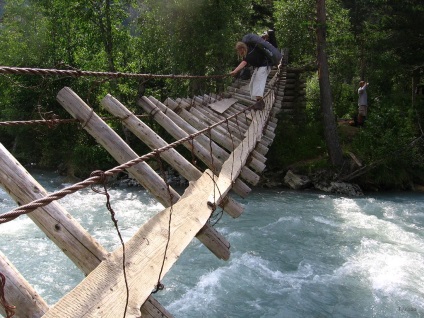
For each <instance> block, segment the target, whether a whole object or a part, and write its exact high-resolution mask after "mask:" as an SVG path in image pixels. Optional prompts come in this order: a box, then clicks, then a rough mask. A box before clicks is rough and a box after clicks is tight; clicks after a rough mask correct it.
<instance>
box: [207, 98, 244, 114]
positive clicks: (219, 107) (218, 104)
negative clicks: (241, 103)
mask: <svg viewBox="0 0 424 318" xmlns="http://www.w3.org/2000/svg"><path fill="white" fill-rule="evenodd" d="M237 101H238V100H237V99H235V98H224V99H221V100H219V101H215V102H213V103H210V104H208V106H209V107H210V108H211V109H213V110H214V111H216V112H218V113H220V114H222V113H223V112H225V111H226V110H227V109H228V108H229V107H231V106H232V105H233V104H235V103H237Z"/></svg>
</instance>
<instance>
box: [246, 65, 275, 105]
mask: <svg viewBox="0 0 424 318" xmlns="http://www.w3.org/2000/svg"><path fill="white" fill-rule="evenodd" d="M269 72H271V67H269V66H262V67H255V70H254V71H253V74H252V78H251V79H250V84H249V89H250V97H251V98H252V99H253V100H256V96H259V97H264V92H265V84H266V79H267V78H268V75H269Z"/></svg>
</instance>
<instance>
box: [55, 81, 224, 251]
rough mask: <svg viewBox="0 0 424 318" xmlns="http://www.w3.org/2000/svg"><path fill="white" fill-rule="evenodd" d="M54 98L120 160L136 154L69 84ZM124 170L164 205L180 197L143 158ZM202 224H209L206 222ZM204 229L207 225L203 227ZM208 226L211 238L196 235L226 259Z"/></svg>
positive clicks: (220, 239)
mask: <svg viewBox="0 0 424 318" xmlns="http://www.w3.org/2000/svg"><path fill="white" fill-rule="evenodd" d="M57 99H58V101H59V102H60V103H61V104H62V106H63V107H64V108H65V109H66V110H67V111H68V112H69V113H70V114H71V115H72V116H73V117H75V118H77V119H79V120H80V121H81V122H83V123H84V129H85V130H86V131H87V132H89V133H90V134H91V135H93V136H94V137H95V138H96V140H97V142H98V143H99V144H101V145H102V146H103V147H104V148H105V149H106V150H107V151H108V152H109V153H110V154H111V155H112V156H113V157H114V158H115V160H116V161H118V162H119V163H120V164H123V163H126V162H129V161H131V160H134V159H136V158H138V157H139V156H138V155H137V154H136V153H135V152H134V151H133V150H132V149H131V148H130V147H129V146H128V145H127V144H126V143H125V142H124V141H123V140H122V138H121V137H119V136H118V135H117V134H116V133H115V131H113V129H112V128H110V127H109V125H107V124H106V123H105V122H104V121H103V120H102V119H101V118H100V117H99V116H98V115H97V114H95V113H94V112H93V111H92V110H91V109H90V107H88V105H87V104H86V103H84V101H83V100H82V99H81V98H79V96H78V95H77V94H75V93H74V92H73V91H72V90H71V89H70V88H67V87H65V88H63V89H62V90H61V91H60V92H59V94H58V97H57ZM127 170H128V171H129V172H130V173H131V174H132V176H133V177H134V178H135V179H136V180H137V181H138V182H139V183H140V184H141V185H143V187H145V188H146V189H147V190H149V192H150V193H151V194H152V195H153V196H154V197H155V198H156V199H157V200H158V201H159V202H161V203H162V204H163V205H164V206H165V207H169V206H171V205H172V204H173V203H176V202H177V201H178V199H179V198H180V196H179V194H178V193H177V192H176V191H175V190H174V189H173V188H172V187H169V191H168V187H167V185H166V183H165V182H164V180H163V179H162V178H161V177H159V175H157V174H156V172H155V171H154V170H153V169H152V168H151V167H150V166H149V165H148V164H146V163H145V162H141V163H138V164H136V165H135V166H133V167H131V168H128V169H127ZM205 226H206V227H209V225H205ZM206 230H207V229H205V231H206ZM210 230H211V236H214V239H213V240H202V239H204V238H205V237H199V239H200V240H201V242H202V243H203V244H204V245H205V246H206V247H207V248H208V249H209V250H210V251H211V252H213V253H214V254H215V255H216V256H217V257H218V258H221V259H228V258H229V255H230V251H229V245H230V244H229V243H228V242H227V240H226V239H225V238H224V237H223V236H220V235H218V233H216V232H214V231H213V229H210Z"/></svg>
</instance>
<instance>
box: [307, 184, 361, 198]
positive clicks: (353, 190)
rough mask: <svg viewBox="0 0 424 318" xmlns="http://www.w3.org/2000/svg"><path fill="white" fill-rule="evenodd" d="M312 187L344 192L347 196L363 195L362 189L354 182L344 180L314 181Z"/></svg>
mask: <svg viewBox="0 0 424 318" xmlns="http://www.w3.org/2000/svg"><path fill="white" fill-rule="evenodd" d="M314 187H315V188H316V189H318V190H321V191H324V192H330V193H337V194H344V195H347V196H352V197H357V196H363V195H364V193H363V192H362V189H361V188H360V187H359V186H358V185H357V184H354V183H346V182H335V181H332V182H316V183H314Z"/></svg>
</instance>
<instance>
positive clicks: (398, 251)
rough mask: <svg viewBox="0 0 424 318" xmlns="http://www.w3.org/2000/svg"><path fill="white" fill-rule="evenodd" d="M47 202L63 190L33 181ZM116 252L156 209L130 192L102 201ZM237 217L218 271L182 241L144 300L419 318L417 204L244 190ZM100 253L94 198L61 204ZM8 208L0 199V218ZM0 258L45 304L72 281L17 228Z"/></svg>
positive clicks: (34, 233) (207, 313)
mask: <svg viewBox="0 0 424 318" xmlns="http://www.w3.org/2000/svg"><path fill="white" fill-rule="evenodd" d="M34 176H35V178H36V179H37V180H38V181H39V182H40V183H41V184H42V185H43V186H45V187H46V188H47V189H48V191H54V190H57V189H60V188H63V187H64V186H66V185H68V184H65V183H63V181H62V179H61V178H60V177H58V176H56V175H54V174H50V173H47V174H45V173H37V174H34ZM110 195H111V200H112V201H111V204H112V207H113V209H114V210H115V212H116V216H117V218H118V219H119V226H120V230H121V232H122V234H123V236H124V240H128V239H129V238H130V237H131V236H132V234H133V233H135V231H136V230H137V228H138V227H139V226H140V225H141V224H143V223H144V222H145V221H146V220H147V219H149V218H150V217H151V216H152V215H154V214H155V213H157V212H158V211H160V210H162V206H161V205H160V204H158V203H156V202H155V201H154V200H152V199H151V197H150V196H149V194H148V193H146V192H145V191H144V190H141V189H140V188H126V189H125V188H121V189H112V190H111V191H110ZM238 201H239V202H240V203H243V204H244V205H245V212H244V213H243V214H242V216H241V217H240V218H238V219H232V218H230V217H228V216H226V215H223V217H222V218H221V219H220V221H219V222H218V224H217V225H216V226H215V227H216V228H217V230H218V231H219V232H220V233H222V234H223V235H224V236H225V237H226V238H227V239H228V240H229V242H230V243H231V253H232V254H231V258H230V260H228V261H222V260H218V259H217V258H216V257H215V256H214V255H213V254H212V253H210V252H209V251H208V250H207V249H206V248H205V247H204V246H203V245H202V244H201V243H200V242H199V241H197V240H193V241H192V243H191V244H190V245H189V247H188V249H186V250H185V251H184V253H183V255H181V257H180V259H179V260H178V262H177V263H176V265H175V266H174V267H173V268H172V270H171V271H170V272H169V273H168V274H167V275H166V277H165V278H164V279H163V281H162V283H163V284H164V285H165V289H164V290H163V291H160V292H158V293H157V294H155V295H154V297H155V298H157V299H158V300H159V301H160V302H161V303H162V305H164V306H165V308H167V309H168V310H169V311H170V312H171V313H172V314H174V316H175V317H177V318H179V317H181V318H186V317H193V318H194V317H196V318H198V317H210V318H212V317H213V318H215V317H216V318H218V317H219V318H221V317H252V318H253V317H255V318H256V317H290V318H291V317H355V318H357V317H424V231H423V229H424V208H423V204H424V196H423V195H422V194H417V193H389V194H371V195H368V196H365V197H361V198H347V197H342V196H336V195H328V194H323V193H315V192H293V191H286V190H263V189H255V190H254V191H253V192H252V194H251V195H249V197H248V198H247V199H238ZM60 203H61V204H62V205H63V206H65V208H66V209H67V210H68V212H69V213H71V214H72V215H73V216H74V217H75V218H76V219H77V220H78V221H80V222H81V223H82V224H83V225H84V227H85V228H87V229H88V231H89V232H90V233H91V234H92V235H93V236H94V237H95V238H96V239H97V240H98V241H99V242H100V243H101V244H102V245H104V246H105V247H106V248H107V249H108V250H109V251H112V250H113V249H114V248H116V247H117V246H118V245H119V239H118V237H117V235H116V232H115V230H114V227H113V224H112V222H111V220H110V216H109V212H108V211H107V210H106V208H105V198H104V196H102V195H99V194H96V193H93V192H91V191H90V190H88V189H87V190H84V191H80V192H78V193H75V194H73V195H71V196H68V197H65V198H64V199H62V200H60ZM15 206H16V205H15V204H14V202H13V201H12V200H11V199H10V198H9V197H8V195H7V194H6V193H5V192H4V191H3V190H0V213H1V212H6V211H9V210H10V209H11V208H14V207H15ZM0 237H1V240H0V250H1V251H2V252H3V253H4V254H5V255H6V256H7V257H8V258H9V260H10V261H12V263H13V264H14V265H15V266H16V267H17V268H18V269H19V270H20V272H21V273H22V274H23V275H24V277H25V278H26V279H27V280H28V281H29V282H30V283H31V284H32V285H33V286H34V287H35V288H36V290H37V291H38V292H39V293H40V294H41V296H42V297H43V298H44V299H45V300H46V301H47V302H48V303H49V304H54V303H55V302H56V301H57V300H58V299H60V297H62V296H63V295H64V293H66V292H67V291H69V290H71V289H72V288H73V287H74V286H75V285H76V284H77V283H78V282H79V281H80V280H82V279H83V275H82V274H81V273H80V272H79V271H78V269H76V268H75V266H74V265H73V264H72V263H71V262H70V261H69V260H67V259H66V257H65V256H63V254H62V253H61V252H60V251H59V250H58V248H56V247H55V246H54V245H53V244H52V243H51V242H50V241H49V240H48V239H47V238H46V237H45V235H44V234H43V233H42V232H41V231H40V230H38V229H37V228H36V227H35V226H34V225H33V224H32V222H31V221H30V220H29V219H28V218H27V217H26V216H24V217H20V218H19V219H17V220H14V221H12V222H10V223H7V224H0Z"/></svg>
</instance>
